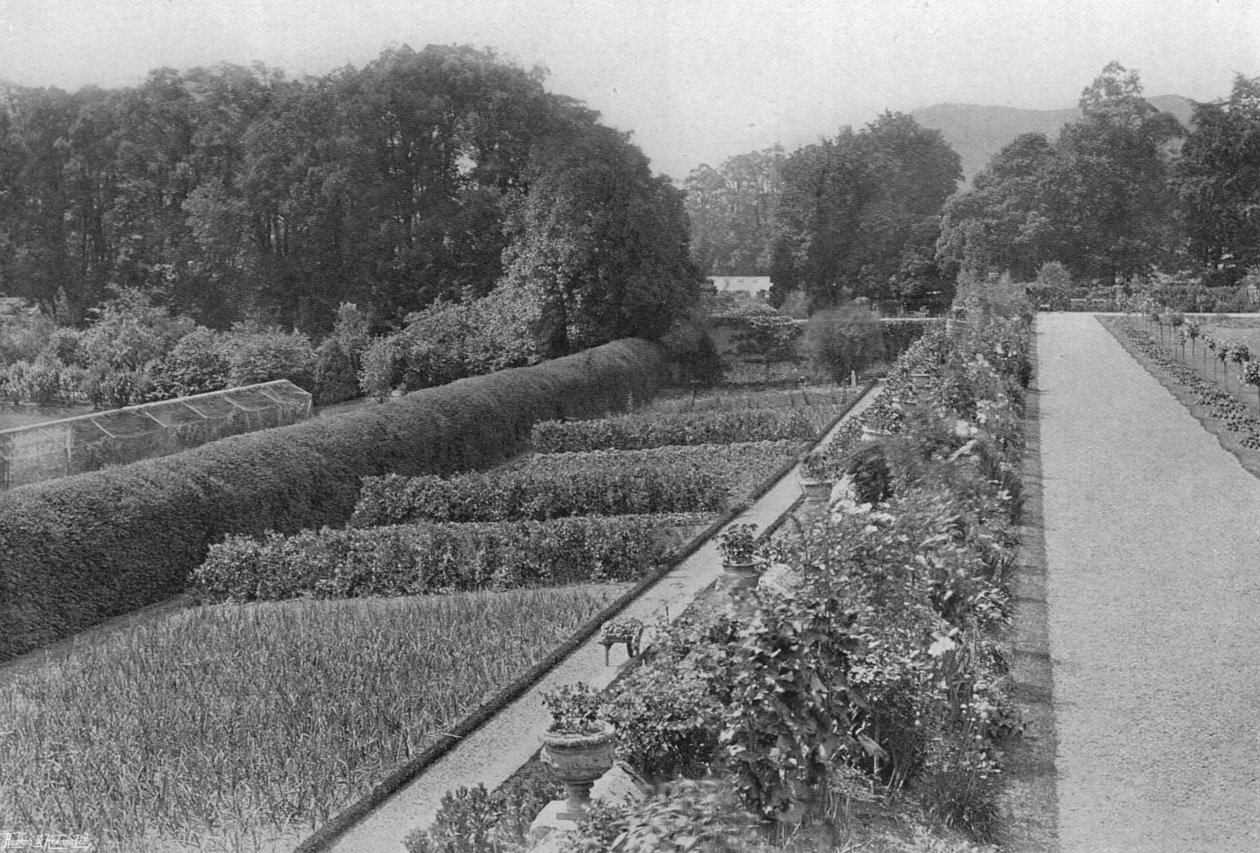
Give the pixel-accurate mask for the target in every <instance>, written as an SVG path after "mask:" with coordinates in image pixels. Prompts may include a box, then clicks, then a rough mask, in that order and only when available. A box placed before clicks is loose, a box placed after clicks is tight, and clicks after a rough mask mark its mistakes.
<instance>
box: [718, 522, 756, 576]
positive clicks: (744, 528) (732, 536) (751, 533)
mask: <svg viewBox="0 0 1260 853" xmlns="http://www.w3.org/2000/svg"><path fill="white" fill-rule="evenodd" d="M758 547H759V546H758V543H757V526H756V525H755V524H731V525H728V526H727V528H726V529H725V530H723V531H722V535H721V536H719V537H718V553H719V554H721V556H722V576H723V578H724V579H725V580H726V585H727V586H728V587H739V586H749V585H751V584H753V583H755V582H756V580H757V575H758V565H757V551H758Z"/></svg>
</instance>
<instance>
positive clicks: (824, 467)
mask: <svg viewBox="0 0 1260 853" xmlns="http://www.w3.org/2000/svg"><path fill="white" fill-rule="evenodd" d="M832 474H833V471H832V468H831V464H830V461H829V458H828V454H827V451H826V450H825V449H817V450H811V451H810V452H809V453H808V454H806V456H805V458H804V459H802V460H801V476H802V477H803V478H804V479H806V480H816V481H820V482H821V481H826V480H830V479H831V478H832Z"/></svg>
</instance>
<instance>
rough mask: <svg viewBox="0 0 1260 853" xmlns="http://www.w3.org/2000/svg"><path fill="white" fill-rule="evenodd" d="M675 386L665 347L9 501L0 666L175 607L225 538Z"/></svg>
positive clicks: (482, 462) (328, 421) (216, 448)
mask: <svg viewBox="0 0 1260 853" xmlns="http://www.w3.org/2000/svg"><path fill="white" fill-rule="evenodd" d="M666 377H667V364H666V359H665V356H664V353H663V350H662V349H661V348H660V347H658V346H657V345H655V344H651V343H648V342H646V341H642V340H623V341H616V342H614V343H611V344H606V345H605V346H602V347H599V348H596V349H592V350H588V351H586V352H582V353H578V354H576V355H572V356H568V357H566V358H562V359H557V360H555V361H551V362H547V363H545V364H540V365H536V366H534V367H523V368H516V369H513V370H504V371H500V372H498V373H494V374H490V375H487V376H478V377H473V378H470V379H463V380H460V381H458V382H453V383H451V384H450V385H444V386H441V387H439V388H429V389H425V390H423V391H418V392H416V393H413V394H410V395H407V396H406V397H403V398H399V399H395V400H391V401H390V402H388V403H386V404H383V405H372V406H368V407H365V408H363V409H360V410H357V411H354V412H350V413H345V414H341V415H337V416H333V417H329V418H322V419H316V420H312V421H307V422H304V423H301V424H296V425H294V426H291V427H284V428H281V429H275V430H269V431H267V432H262V433H255V434H252V435H245V436H237V437H234V438H228V439H224V440H222V441H219V442H216V443H214V444H210V445H205V446H203V447H199V448H196V449H194V450H190V451H188V452H185V453H180V454H176V455H174V456H167V457H163V458H161V459H154V460H149V461H146V462H139V463H136V464H134V465H127V466H124V467H119V468H114V469H109V470H105V471H98V472H94V473H90V474H82V475H79V476H75V477H67V478H64V479H60V480H52V481H49V482H46V483H37V484H33V485H30V486H25V487H22V488H19V489H15V490H12V491H10V492H7V493H4V494H0V660H6V659H8V658H11V657H13V656H15V655H18V654H21V653H22V652H25V651H29V650H31V649H34V648H38V647H40V646H42V645H46V644H48V643H50V642H53V641H55V640H58V639H60V638H62V637H65V636H68V635H70V634H72V633H74V632H75V631H79V630H82V629H83V628H86V627H88V626H90V625H93V624H95V623H97V622H100V621H101V620H103V619H107V618H109V617H111V616H115V615H118V614H121V613H126V612H129V611H132V610H135V609H136V608H139V607H142V606H144V605H147V604H151V603H153V602H156V601H160V600H162V599H164V598H167V597H169V596H171V595H173V594H175V593H178V592H179V591H181V590H182V589H183V588H184V585H185V582H186V580H187V577H188V573H189V572H190V571H191V570H192V569H193V568H195V567H196V566H198V565H200V563H201V562H202V560H203V559H204V558H205V556H206V551H207V549H208V548H209V546H210V545H211V544H212V543H214V542H217V541H219V540H220V539H222V538H223V537H224V536H226V535H228V534H234V533H235V534H258V533H262V532H264V531H266V530H278V531H282V532H292V531H296V530H300V529H302V528H309V527H321V526H323V525H339V524H341V523H343V522H345V521H346V519H348V518H349V517H350V513H351V511H352V510H353V509H354V505H355V502H356V500H357V499H358V494H359V487H360V480H361V479H362V478H363V477H365V476H377V475H381V474H385V473H389V472H397V473H402V474H407V475H419V474H430V473H450V472H455V471H461V470H467V469H470V468H477V467H483V466H486V465H491V464H494V463H496V462H498V461H501V460H502V459H504V458H506V457H507V456H509V455H511V454H512V453H513V452H515V451H516V450H517V449H518V448H521V447H523V446H524V444H525V443H526V442H527V441H528V439H529V434H530V430H531V428H532V427H533V425H534V423H535V422H537V421H540V420H548V419H554V418H563V417H572V418H576V417H592V416H596V415H599V414H602V413H606V412H610V411H620V410H624V409H626V408H627V407H629V406H631V405H635V404H638V403H640V402H643V401H646V400H649V399H650V398H651V397H652V395H653V394H654V393H655V391H656V390H657V388H659V387H660V385H661V384H663V383H664V381H665V379H666Z"/></svg>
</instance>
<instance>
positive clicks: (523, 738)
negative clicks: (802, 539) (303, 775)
mask: <svg viewBox="0 0 1260 853" xmlns="http://www.w3.org/2000/svg"><path fill="white" fill-rule="evenodd" d="M877 396H878V390H877V389H876V390H872V391H870V392H868V393H867V394H866V395H865V396H864V397H863V398H862V399H860V400H859V401H858V402H857V403H856V404H855V405H854V406H853V408H852V409H850V410H849V412H848V413H847V414H846V415H845V417H844V419H843V420H842V421H841V422H840V423H844V422H845V421H847V420H849V419H850V418H853V417H855V416H856V415H858V414H859V413H861V412H862V411H863V410H865V409H866V408H867V407H868V406H870V405H871V403H873V402H874V401H875V399H876V397H877ZM839 425H840V424H837V425H836V427H834V428H833V432H834V429H838V428H839ZM827 438H830V434H829V435H828V436H827ZM824 440H825V439H824ZM800 495H801V487H800V481H799V479H798V475H797V469H796V468H793V469H792V471H791V472H789V473H788V474H787V475H785V476H784V477H782V478H781V479H780V480H779V481H778V482H776V483H775V484H774V486H773V487H771V488H770V490H769V491H767V492H766V493H765V494H764V495H762V497H761V498H759V499H758V500H757V501H755V502H754V503H753V504H752V506H750V507H749V508H748V509H747V510H745V511H744V512H742V513H741V514H740V515H739V516H738V517H737V518H735V519H734V520H733V521H732V522H731V523H732V524H755V525H757V528H758V529H759V530H765V529H766V528H767V527H769V526H770V525H771V524H773V523H774V522H776V521H777V520H778V519H779V517H780V516H782V515H784V514H785V513H787V512H788V511H789V510H790V509H791V508H792V505H793V504H794V503H795V502H796V500H797V498H799V497H800ZM720 574H721V559H720V558H719V556H718V552H717V537H716V536H715V537H711V538H710V539H709V540H708V541H707V542H705V544H704V545H703V546H702V547H701V548H700V549H699V550H698V551H696V552H695V553H694V554H692V555H691V556H690V557H688V558H687V559H685V560H683V561H682V562H681V563H679V565H678V566H677V567H676V568H675V569H674V570H673V571H671V572H669V573H668V574H667V575H665V576H664V577H663V578H662V579H661V580H659V581H657V582H656V583H655V584H654V585H652V586H651V587H650V588H648V589H647V590H646V591H645V592H644V593H643V595H641V596H640V597H639V598H637V599H635V600H634V601H633V602H632V603H631V604H630V605H629V606H628V607H627V608H626V609H625V611H623V615H625V616H634V617H637V618H639V619H641V620H643V623H644V624H645V625H648V626H651V625H654V624H657V623H659V622H660V621H662V620H664V619H666V618H668V619H669V620H671V621H672V620H673V619H676V618H677V617H678V616H680V615H681V614H682V612H683V611H684V610H685V609H686V607H687V606H688V605H689V604H690V603H691V602H692V601H693V600H694V599H695V597H696V595H697V594H699V593H700V592H701V591H702V590H704V589H705V588H707V587H708V586H709V585H710V584H712V583H713V581H715V580H716V579H717V578H718V576H719V575H720ZM598 640H599V638H598V636H596V637H592V638H591V639H589V640H587V641H586V642H585V643H584V644H583V645H582V646H580V647H579V648H578V649H577V650H576V651H575V652H573V654H571V655H569V657H567V658H565V659H564V660H563V661H561V663H560V664H559V665H558V666H556V667H555V668H554V669H553V670H552V671H551V672H549V673H548V674H547V675H546V676H544V677H543V679H542V680H541V681H540V682H539V683H538V684H536V685H534V687H532V688H531V689H530V690H528V691H526V692H525V693H524V694H523V695H522V696H521V697H520V698H518V699H517V700H516V701H515V702H512V703H511V704H509V705H507V706H506V707H505V708H504V709H503V710H502V711H500V712H499V713H497V714H496V715H495V716H494V717H492V718H491V719H490V720H489V721H487V722H486V723H485V724H484V725H483V726H481V727H480V728H479V729H477V730H476V731H474V732H473V733H472V734H471V735H469V736H468V737H467V738H466V739H464V740H463V741H461V742H460V743H459V745H458V746H456V747H455V748H454V749H452V750H451V751H450V752H448V753H447V754H446V755H444V756H443V757H442V758H440V759H439V760H438V761H437V762H435V763H434V764H433V765H432V766H430V767H428V768H427V769H426V770H424V771H423V772H422V773H421V774H420V775H419V776H417V777H416V778H415V779H413V780H412V781H411V782H409V783H408V784H407V785H406V786H405V787H403V788H402V789H401V790H399V791H398V792H397V793H395V794H394V795H393V796H392V797H390V798H389V799H388V800H386V801H385V802H384V803H382V804H381V805H380V806H379V807H377V808H376V809H375V810H373V811H372V813H371V814H369V815H367V816H366V817H364V818H363V819H362V820H361V821H360V822H359V823H357V824H356V825H354V826H352V827H350V828H349V829H348V830H347V831H346V832H345V833H344V834H343V835H342V836H341V837H340V838H337V839H336V840H334V841H332V842H331V843H330V844H329V845H328V846H327V847H326V848H323V849H327V850H331V851H335V853H404V851H405V847H404V844H403V840H404V839H405V838H406V837H407V835H408V834H409V833H410V832H411V831H412V830H413V829H415V828H416V827H427V826H429V825H430V824H432V822H433V818H434V815H435V814H436V812H437V808H438V806H439V804H440V803H441V798H442V795H443V794H445V793H446V792H447V791H452V790H454V789H456V788H458V787H459V786H461V785H463V786H467V787H470V788H471V787H475V786H476V785H477V784H478V783H482V784H484V785H485V786H486V788H487V789H489V790H494V788H496V787H497V786H498V785H499V784H501V783H502V782H503V781H505V780H506V779H507V778H508V777H509V776H510V775H511V774H512V773H514V772H515V771H516V770H517V768H519V767H520V766H521V765H523V764H524V763H525V762H526V761H528V760H529V759H530V758H531V757H532V756H533V754H534V753H535V752H537V751H538V749H539V748H540V747H541V746H542V733H543V731H544V730H545V729H546V728H547V726H548V725H549V723H550V721H551V718H550V715H549V714H548V712H547V710H546V708H545V707H544V706H543V704H542V699H541V693H542V691H544V690H553V689H555V688H557V687H560V686H562V685H565V684H573V683H575V682H578V681H584V682H586V683H587V684H590V685H592V686H593V687H596V688H597V689H602V688H604V687H606V686H607V685H608V684H609V683H611V682H612V680H613V678H614V677H615V676H616V675H617V673H618V672H620V671H621V669H622V667H623V666H624V664H625V663H626V660H627V658H626V652H625V647H624V646H617V647H616V648H615V649H614V650H613V652H612V655H613V656H612V659H611V663H612V665H611V666H605V665H604V647H603V646H601V645H600V644H599V641H598ZM650 642H651V637H650V636H645V637H644V644H645V645H647V644H648V643H650ZM281 849H290V850H291V849H292V845H291V844H290V845H289V846H288V847H287V848H283V847H282V846H281Z"/></svg>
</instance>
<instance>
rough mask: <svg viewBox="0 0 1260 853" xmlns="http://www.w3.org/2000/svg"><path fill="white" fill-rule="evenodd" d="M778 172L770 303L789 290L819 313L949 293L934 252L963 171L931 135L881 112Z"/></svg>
mask: <svg viewBox="0 0 1260 853" xmlns="http://www.w3.org/2000/svg"><path fill="white" fill-rule="evenodd" d="M782 174H783V194H782V198H781V200H780V202H779V208H778V215H777V219H776V226H775V237H774V240H773V242H772V245H771V271H770V274H771V278H772V282H773V283H772V287H771V298H772V299H773V300H775V301H776V303H777V304H781V303H782V300H783V299H784V298H785V297H786V295H787V293H788V292H789V291H792V290H800V291H802V292H804V293H805V294H806V295H807V296H808V297H809V300H810V302H811V304H812V306H813V307H814V308H819V307H827V306H832V305H837V304H840V303H841V302H843V301H845V300H846V299H848V298H852V297H855V296H865V297H869V298H872V299H901V300H903V301H907V302H908V301H914V300H918V299H920V298H922V297H923V296H924V295H925V294H929V293H935V292H941V291H944V290H945V289H946V288H948V287H949V286H950V285H949V284H948V282H947V281H946V280H945V279H944V278H943V277H942V276H941V275H940V271H939V269H938V268H937V265H936V262H935V245H936V240H937V236H938V232H939V229H940V212H941V206H942V204H943V203H944V202H945V199H946V198H948V197H949V196H950V195H951V194H952V193H953V192H954V189H955V187H956V186H957V182H958V180H959V179H960V178H961V176H962V170H961V165H960V161H959V158H958V155H957V154H956V153H955V152H954V151H953V149H951V148H950V147H949V146H948V145H947V144H946V143H945V141H944V139H943V138H942V137H941V135H940V132H939V131H935V130H926V129H924V128H922V127H920V126H919V125H918V124H917V123H916V122H915V121H914V119H913V118H911V117H910V116H907V115H903V114H900V113H886V114H884V115H882V116H880V117H879V118H878V119H877V120H876V121H874V122H873V123H871V124H870V125H868V126H867V127H865V128H863V129H862V130H861V131H858V132H854V131H852V130H851V129H849V128H844V129H842V130H841V132H840V133H839V134H837V135H836V136H835V137H834V138H831V139H824V140H822V141H821V142H820V143H818V144H816V145H809V146H805V147H804V148H801V149H799V150H797V151H795V152H793V154H792V155H791V156H790V157H788V158H787V161H786V162H785V163H784V165H783V172H782ZM940 295H941V298H942V299H943V300H944V301H945V302H948V295H947V294H945V293H941V294H940Z"/></svg>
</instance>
